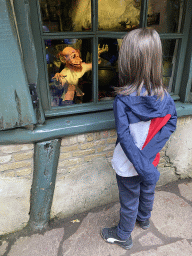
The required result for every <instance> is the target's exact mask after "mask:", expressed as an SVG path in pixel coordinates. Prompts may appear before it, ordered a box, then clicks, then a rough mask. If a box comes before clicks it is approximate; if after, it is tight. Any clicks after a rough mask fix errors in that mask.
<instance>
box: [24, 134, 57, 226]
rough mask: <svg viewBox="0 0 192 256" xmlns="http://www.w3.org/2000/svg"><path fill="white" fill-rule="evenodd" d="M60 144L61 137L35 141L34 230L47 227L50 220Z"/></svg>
mask: <svg viewBox="0 0 192 256" xmlns="http://www.w3.org/2000/svg"><path fill="white" fill-rule="evenodd" d="M60 145H61V140H60V139H55V140H51V141H45V142H40V143H35V147H34V172H33V182H32V188H31V198H30V218H29V226H30V228H31V229H32V230H42V229H44V228H46V227H47V226H48V222H49V220H50V211H51V205H52V201H53V193H54V189H55V180H56V174H57V166H58V160H59V154H60Z"/></svg>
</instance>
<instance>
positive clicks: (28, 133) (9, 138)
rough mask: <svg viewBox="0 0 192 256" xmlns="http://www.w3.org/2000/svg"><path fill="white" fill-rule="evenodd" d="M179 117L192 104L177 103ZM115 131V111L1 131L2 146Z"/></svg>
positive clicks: (191, 106) (184, 114)
mask: <svg viewBox="0 0 192 256" xmlns="http://www.w3.org/2000/svg"><path fill="white" fill-rule="evenodd" d="M175 104H176V109H177V115H178V117H181V116H187V115H192V104H191V103H181V102H176V103H175ZM106 129H115V120H114V115H113V111H112V110H110V111H103V112H97V113H90V114H79V115H76V116H69V117H60V118H55V119H48V120H47V121H46V122H45V123H44V124H43V125H38V126H36V128H35V129H34V130H28V129H25V128H17V129H12V130H6V131H1V136H0V145H8V144H23V143H34V142H41V141H46V140H52V139H56V138H62V137H64V136H72V135H75V134H82V133H87V132H94V131H101V130H106Z"/></svg>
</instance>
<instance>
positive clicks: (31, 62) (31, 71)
mask: <svg viewBox="0 0 192 256" xmlns="http://www.w3.org/2000/svg"><path fill="white" fill-rule="evenodd" d="M21 6H22V8H21ZM14 10H15V15H16V20H17V24H18V32H19V37H20V43H21V46H22V54H23V62H24V67H25V71H26V75H27V81H28V84H30V83H34V84H36V85H37V93H38V95H39V94H40V92H39V80H38V65H37V56H36V49H35V44H34V39H33V34H32V29H31V20H32V19H31V15H30V7H29V2H28V0H15V1H14ZM39 98H40V97H39ZM35 113H36V118H37V122H38V123H44V121H45V117H44V112H43V109H42V106H41V100H39V104H38V108H35Z"/></svg>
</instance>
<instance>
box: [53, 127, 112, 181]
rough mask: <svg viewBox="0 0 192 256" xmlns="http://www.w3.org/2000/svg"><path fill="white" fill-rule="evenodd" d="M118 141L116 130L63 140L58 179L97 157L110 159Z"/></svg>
mask: <svg viewBox="0 0 192 256" xmlns="http://www.w3.org/2000/svg"><path fill="white" fill-rule="evenodd" d="M115 142H116V132H115V130H110V131H102V132H94V133H87V134H83V135H77V136H70V137H66V138H63V139H62V141H61V148H60V158H59V165H58V172H57V173H58V175H57V176H58V177H57V178H58V179H62V178H64V177H65V174H66V173H69V172H71V171H73V170H75V169H77V168H78V166H79V165H83V164H85V163H87V162H92V160H93V159H95V158H100V157H105V158H106V159H108V160H109V161H110V159H111V157H112V154H113V151H114V148H115Z"/></svg>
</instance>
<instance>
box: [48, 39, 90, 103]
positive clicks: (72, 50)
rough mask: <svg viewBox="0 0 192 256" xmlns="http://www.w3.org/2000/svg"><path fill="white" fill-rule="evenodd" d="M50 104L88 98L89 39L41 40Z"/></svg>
mask: <svg viewBox="0 0 192 256" xmlns="http://www.w3.org/2000/svg"><path fill="white" fill-rule="evenodd" d="M45 46H46V60H47V70H48V81H49V89H50V95H51V106H52V107H57V106H66V105H72V104H80V103H85V102H90V101H92V72H91V70H92V52H91V49H92V46H91V40H90V39H64V40H45Z"/></svg>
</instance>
